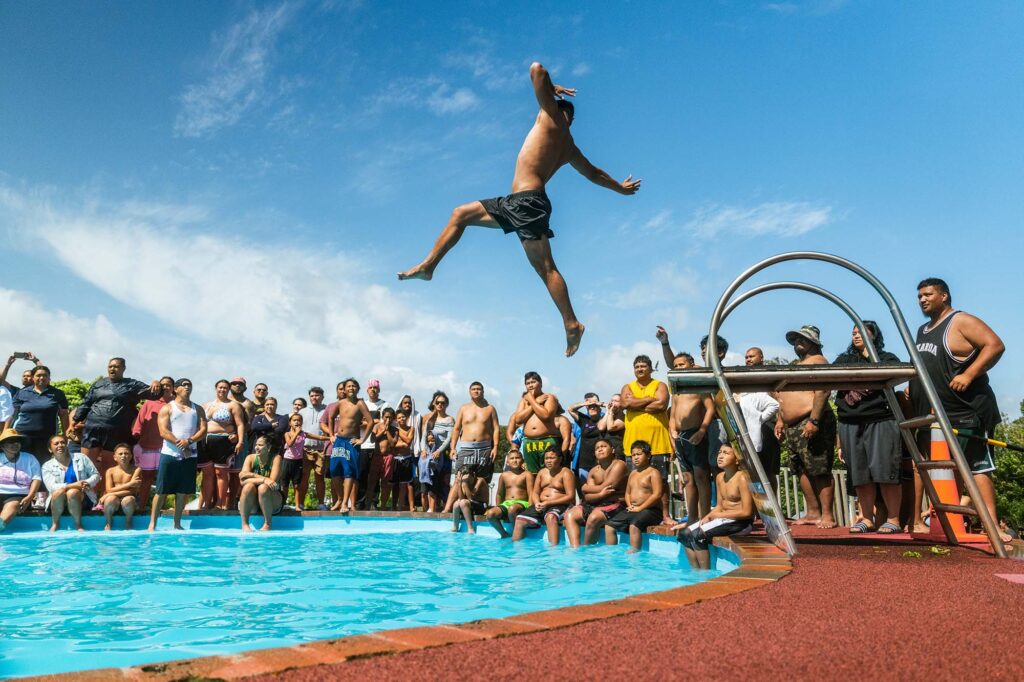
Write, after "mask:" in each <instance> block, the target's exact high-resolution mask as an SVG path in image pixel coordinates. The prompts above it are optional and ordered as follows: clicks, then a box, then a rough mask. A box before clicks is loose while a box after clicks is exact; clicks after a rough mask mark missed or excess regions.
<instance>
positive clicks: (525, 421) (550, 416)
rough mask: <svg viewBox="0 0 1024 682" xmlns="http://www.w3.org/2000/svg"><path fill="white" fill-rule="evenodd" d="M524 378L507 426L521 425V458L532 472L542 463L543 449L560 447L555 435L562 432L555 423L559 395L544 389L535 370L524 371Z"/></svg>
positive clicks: (510, 429) (559, 435) (510, 427)
mask: <svg viewBox="0 0 1024 682" xmlns="http://www.w3.org/2000/svg"><path fill="white" fill-rule="evenodd" d="M524 381H525V383H526V393H524V394H523V397H522V399H521V400H520V401H519V406H518V407H516V411H515V412H514V413H513V414H512V418H511V419H510V420H509V425H508V429H509V432H513V431H515V430H516V428H517V427H518V426H519V425H522V427H523V444H522V452H523V460H524V461H525V462H526V469H527V470H528V471H529V472H530V473H531V474H537V473H539V472H540V470H541V468H542V467H543V465H544V451H545V450H547V449H548V448H549V447H555V446H557V447H558V448H559V449H561V444H559V443H558V439H560V438H561V437H562V432H561V430H560V429H559V428H558V424H556V423H555V417H556V416H557V415H558V397H557V396H556V395H555V394H554V393H545V392H544V385H543V382H542V381H541V378H540V374H537V373H536V372H527V373H526V376H525V377H524ZM509 440H511V439H509Z"/></svg>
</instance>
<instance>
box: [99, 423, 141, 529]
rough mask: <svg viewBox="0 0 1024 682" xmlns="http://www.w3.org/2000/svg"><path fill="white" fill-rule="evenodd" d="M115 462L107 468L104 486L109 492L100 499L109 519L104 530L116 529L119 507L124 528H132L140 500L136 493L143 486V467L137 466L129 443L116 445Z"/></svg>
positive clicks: (104, 512) (105, 516) (104, 514)
mask: <svg viewBox="0 0 1024 682" xmlns="http://www.w3.org/2000/svg"><path fill="white" fill-rule="evenodd" d="M114 462H115V463H116V464H115V466H114V467H113V468H111V469H107V474H106V476H105V479H106V481H105V482H106V485H105V486H104V487H105V488H106V491H107V492H106V494H105V495H104V496H103V498H102V499H101V500H100V504H101V505H103V516H104V518H106V520H107V523H106V525H104V526H103V530H113V529H114V514H115V513H117V510H118V509H120V510H121V511H123V512H124V529H125V530H131V529H132V518H133V517H134V516H135V507H136V504H137V502H138V501H137V499H136V495H138V494H139V489H140V488H141V487H142V469H140V468H139V467H137V466H135V457H134V455H133V454H132V449H131V446H129V445H128V444H127V443H120V444H119V445H117V446H115V447H114Z"/></svg>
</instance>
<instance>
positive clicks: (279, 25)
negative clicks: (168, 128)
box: [174, 3, 292, 137]
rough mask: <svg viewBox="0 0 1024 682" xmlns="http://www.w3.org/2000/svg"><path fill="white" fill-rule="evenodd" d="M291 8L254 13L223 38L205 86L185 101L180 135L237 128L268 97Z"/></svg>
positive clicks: (177, 126) (191, 90)
mask: <svg viewBox="0 0 1024 682" xmlns="http://www.w3.org/2000/svg"><path fill="white" fill-rule="evenodd" d="M291 14H292V11H291V7H290V6H289V5H288V4H287V3H283V4H280V5H277V6H272V7H266V8H264V9H262V10H253V11H251V12H250V13H249V14H248V15H247V16H246V17H245V18H244V19H242V20H241V21H239V22H237V23H236V24H234V25H232V26H231V27H230V28H229V29H228V30H227V31H226V32H225V33H224V34H223V35H218V36H214V43H215V45H218V47H219V49H218V52H217V55H216V58H215V59H214V62H213V65H212V66H211V68H210V75H209V77H208V78H207V79H206V80H205V81H204V82H202V83H196V84H192V85H189V86H188V87H187V88H185V92H184V93H183V94H182V96H181V105H182V107H181V111H179V112H178V116H177V118H176V119H175V121H174V132H175V133H176V134H178V135H181V136H184V137H201V136H203V135H208V134H211V133H213V132H215V131H217V130H218V129H220V128H225V127H228V126H232V125H234V124H235V123H237V122H238V121H239V119H240V118H241V117H242V115H243V114H244V113H245V112H246V111H248V110H249V109H251V108H253V107H254V106H255V105H257V104H258V103H260V101H261V100H262V99H263V98H264V96H265V95H266V79H267V72H268V71H269V69H270V62H271V56H272V53H273V49H274V45H275V43H276V42H277V39H278V36H279V35H280V34H281V32H282V31H283V30H284V28H285V27H286V26H287V24H288V21H289V19H290V18H291Z"/></svg>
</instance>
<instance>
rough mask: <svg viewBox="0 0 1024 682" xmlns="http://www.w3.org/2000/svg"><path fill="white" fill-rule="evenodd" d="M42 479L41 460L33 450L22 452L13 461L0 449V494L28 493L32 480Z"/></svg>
mask: <svg viewBox="0 0 1024 682" xmlns="http://www.w3.org/2000/svg"><path fill="white" fill-rule="evenodd" d="M42 480H43V471H42V469H40V468H39V460H38V459H36V458H35V455H33V454H32V453H31V452H22V453H21V454H20V455H18V461H16V462H12V461H11V460H9V459H7V453H6V452H3V451H0V495H28V488H29V486H30V485H31V484H32V481H42Z"/></svg>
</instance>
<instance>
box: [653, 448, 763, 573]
mask: <svg viewBox="0 0 1024 682" xmlns="http://www.w3.org/2000/svg"><path fill="white" fill-rule="evenodd" d="M717 459H718V468H719V469H721V470H722V473H720V474H718V479H717V481H716V483H717V485H716V488H717V490H718V504H716V505H715V508H714V509H712V510H711V511H710V512H708V513H707V514H706V515H704V516H702V517H701V519H700V521H699V522H698V523H694V524H690V525H687V524H685V523H680V524H678V525H675V526H672V530H674V531H676V532H677V533H676V538H677V539H678V540H679V542H681V543H683V545H685V546H686V558H687V559H688V560H689V561H690V566H692V567H693V568H702V569H705V570H707V569H709V568H711V554H710V552H709V550H708V546H709V545H710V544H711V538H714V537H719V536H723V535H732V534H734V533H738V532H740V531H741V530H743V529H744V528H746V527H747V526H749V525H750V523H751V522H752V521H753V520H754V497H753V496H752V495H751V494H750V478H749V477H748V476H747V472H745V471H742V470H740V468H739V459H738V458H737V457H736V451H735V450H733V449H732V447H731V446H729V445H723V446H722V447H721V448H719V450H718V458H717Z"/></svg>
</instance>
